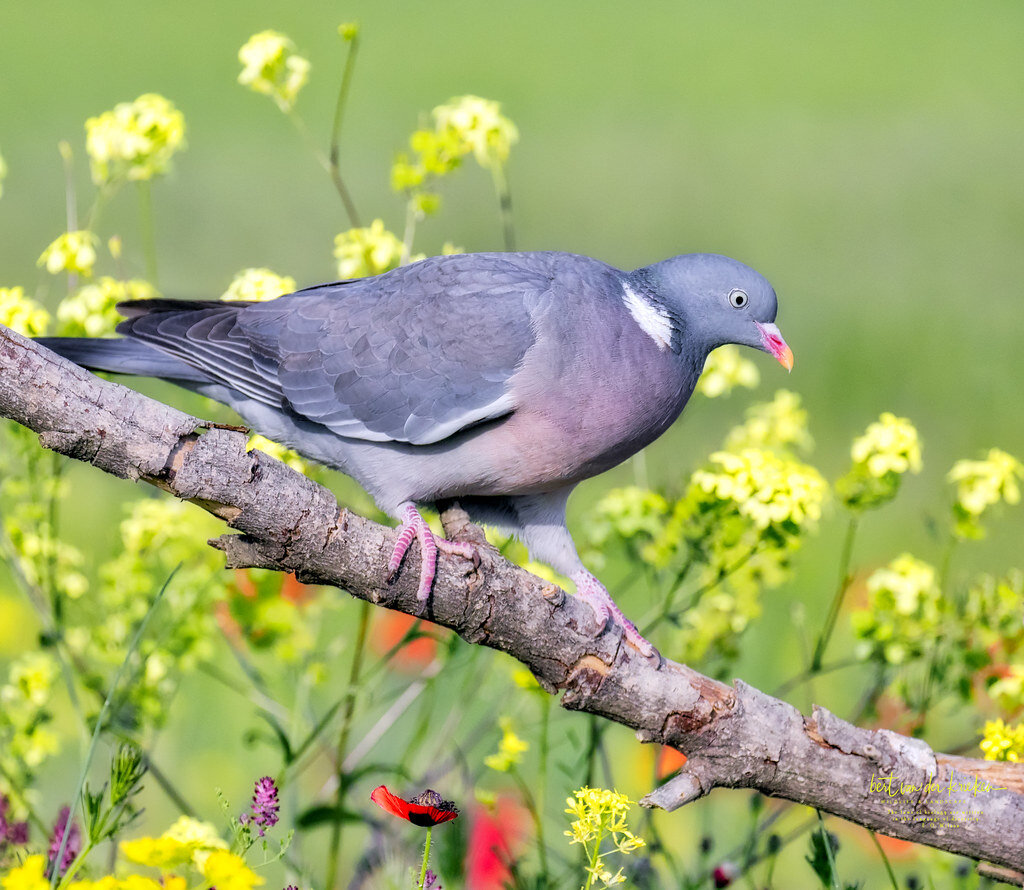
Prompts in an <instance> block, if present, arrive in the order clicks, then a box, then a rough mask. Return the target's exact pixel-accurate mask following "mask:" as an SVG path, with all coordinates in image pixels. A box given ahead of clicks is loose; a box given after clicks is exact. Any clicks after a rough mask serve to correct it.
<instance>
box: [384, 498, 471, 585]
mask: <svg viewBox="0 0 1024 890" xmlns="http://www.w3.org/2000/svg"><path fill="white" fill-rule="evenodd" d="M401 509H402V515H403V519H402V525H401V526H400V527H399V529H398V539H397V540H396V541H395V549H394V550H393V551H392V553H391V559H390V560H388V571H387V575H386V578H387V581H388V582H389V583H390V582H392V581H394V580H395V578H396V577H397V576H398V571H399V569H400V568H401V567H402V562H403V560H404V559H405V555H406V554H407V553H408V552H409V547H410V546H411V545H412V542H413V539H415V540H417V541H419V542H420V557H421V561H420V583H419V586H418V587H417V588H416V599H417V600H419V601H420V602H421V603H423V604H425V603H426V602H427V600H428V599H430V591H431V590H432V589H433V587H434V576H435V575H436V574H437V553H438V551H439V550H440V551H442V552H443V553H448V554H451V555H454V556H461V557H463V558H464V559H468V560H471V561H472V563H473V565H474V567H476V566H479V565H480V554H479V553H478V552H477V549H476V547H474V546H473V545H472V544H467V543H465V542H463V541H449V540H447V539H446V538H439V537H438V536H437V535H435V534H434V533H433V532H432V531H431V530H430V526H429V525H427V521H426V520H425V519H424V518H423V517H422V516H420V513H419V510H417V509H416V506H415V504H412V503H405V504H403V505H402V508H401Z"/></svg>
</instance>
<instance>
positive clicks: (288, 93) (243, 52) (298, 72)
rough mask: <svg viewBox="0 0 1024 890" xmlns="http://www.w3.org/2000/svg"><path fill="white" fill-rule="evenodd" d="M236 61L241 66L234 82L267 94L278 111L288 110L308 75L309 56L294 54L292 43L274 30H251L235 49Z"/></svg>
mask: <svg viewBox="0 0 1024 890" xmlns="http://www.w3.org/2000/svg"><path fill="white" fill-rule="evenodd" d="M238 61H240V62H241V63H242V65H243V66H244V67H243V68H242V73H241V74H239V75H238V82H239V83H240V84H242V86H247V87H249V89H251V90H253V91H254V92H257V93H264V94H265V95H267V96H270V98H272V99H273V100H274V101H275V102H276V103H277V105H278V107H279V108H280V109H281V110H282V111H286V112H287V111H291V109H292V107H293V106H294V105H295V100H296V99H297V98H298V95H299V90H301V89H302V88H303V87H304V86H305V85H306V81H307V80H308V79H309V68H310V65H309V60H308V59H304V58H303V57H302V56H300V55H298V54H297V53H296V51H295V44H294V43H292V41H291V40H290V39H288V38H287V37H286V36H285V35H284V34H279V33H278V32H277V31H261V32H260V33H259V34H253V36H252V37H250V38H249V40H248V41H247V42H246V43H245V45H244V46H243V47H242V48H241V49H240V50H239V51H238Z"/></svg>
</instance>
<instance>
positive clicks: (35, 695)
mask: <svg viewBox="0 0 1024 890" xmlns="http://www.w3.org/2000/svg"><path fill="white" fill-rule="evenodd" d="M57 675H58V669H57V663H56V661H55V660H54V658H53V657H52V656H51V655H49V654H48V653H47V652H43V651H36V652H29V653H27V654H25V655H23V656H22V657H21V658H20V659H18V660H17V661H15V662H14V664H12V665H11V668H10V672H9V674H8V679H7V683H5V684H4V685H3V686H0V767H2V769H0V774H2V775H3V776H4V777H5V778H10V777H13V776H19V775H21V774H22V773H23V772H24V771H25V770H26V769H28V770H34V769H35V768H36V767H38V766H39V765H40V764H41V763H42V762H43V761H44V760H46V758H47V757H49V756H50V755H52V754H56V753H57V751H58V750H59V747H60V745H59V742H58V739H57V736H56V734H55V733H53V732H52V731H51V730H50V729H49V728H48V727H47V722H48V720H49V714H48V711H47V707H48V705H49V703H50V698H51V695H52V694H53V684H54V682H55V681H56V679H57Z"/></svg>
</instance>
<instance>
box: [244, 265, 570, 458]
mask: <svg viewBox="0 0 1024 890" xmlns="http://www.w3.org/2000/svg"><path fill="white" fill-rule="evenodd" d="M549 285H550V276H549V275H548V273H547V269H546V267H541V268H540V269H538V268H536V267H535V261H534V263H531V262H528V261H523V260H519V261H517V258H515V257H508V256H507V255H480V254H477V255H474V256H472V257H469V256H464V257H438V258H435V259H433V260H426V261H424V262H421V263H417V264H414V265H411V266H406V267H403V268H401V269H396V270H395V271H393V272H390V273H388V274H387V275H385V276H381V277H378V278H374V279H362V280H357V281H352V282H346V283H343V284H339V285H334V286H326V287H323V288H320V289H312V290H308V291H304V292H300V293H298V294H295V295H293V296H291V297H287V298H284V299H282V300H280V301H278V302H280V304H281V305H280V306H275V305H274V304H272V303H269V304H264V305H263V306H258V307H253V309H252V310H250V311H248V312H247V313H246V314H245V315H244V316H243V317H242V318H241V320H240V324H241V327H242V329H243V330H244V331H245V333H246V335H247V336H248V337H249V339H250V341H251V342H252V343H253V344H254V352H255V354H256V364H257V366H258V367H259V368H260V369H261V370H264V371H265V372H271V371H273V372H274V373H276V376H277V380H278V383H279V385H280V387H281V392H282V395H283V396H284V398H285V399H286V401H287V403H288V405H289V406H290V407H291V408H292V409H293V410H294V411H296V412H298V413H299V414H301V415H303V416H305V417H308V418H309V419H311V420H315V421H317V422H318V423H322V424H323V425H324V426H326V427H328V428H329V429H331V430H333V431H334V432H336V433H338V434H339V435H342V436H349V437H352V438H359V439H367V440H370V441H395V442H409V443H412V444H416V445H427V444H431V443H434V442H439V441H441V440H442V439H446V438H448V437H449V436H451V435H454V434H455V433H457V432H459V431H460V430H463V429H466V428H467V427H470V426H473V425H475V424H478V423H481V422H483V421H486V420H491V419H494V418H497V417H501V416H503V415H505V414H508V413H510V412H511V411H512V410H513V409H514V408H515V405H514V403H513V400H512V397H511V395H510V391H509V380H510V378H511V377H512V375H513V374H514V373H515V371H516V368H517V366H518V364H519V362H520V361H521V360H522V358H523V356H524V354H525V353H526V351H527V350H528V349H529V347H530V346H531V345H532V343H533V340H534V334H533V329H532V326H531V323H530V316H531V310H532V309H533V308H535V306H536V304H537V303H538V302H539V301H541V300H543V298H544V296H545V294H546V292H547V290H548V287H549ZM314 320H316V321H317V322H318V325H313V324H311V322H313V321H314Z"/></svg>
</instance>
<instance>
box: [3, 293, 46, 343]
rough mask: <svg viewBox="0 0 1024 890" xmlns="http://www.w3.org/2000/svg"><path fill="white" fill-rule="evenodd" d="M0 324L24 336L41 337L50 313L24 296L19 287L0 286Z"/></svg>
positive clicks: (44, 331)
mask: <svg viewBox="0 0 1024 890" xmlns="http://www.w3.org/2000/svg"><path fill="white" fill-rule="evenodd" d="M0 324H2V325H4V326H5V327H9V328H10V329H11V330H12V331H17V332H18V333H19V334H21V335H22V336H24V337H41V336H42V335H43V334H45V333H46V329H47V328H48V327H49V326H50V313H49V312H47V311H46V310H45V309H44V308H43V307H42V306H40V305H39V304H38V303H37V302H36V301H35V300H33V299H31V298H30V297H26V296H25V291H24V289H23V288H20V287H0Z"/></svg>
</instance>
